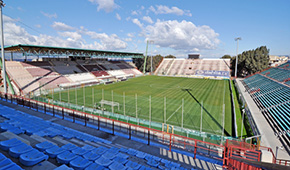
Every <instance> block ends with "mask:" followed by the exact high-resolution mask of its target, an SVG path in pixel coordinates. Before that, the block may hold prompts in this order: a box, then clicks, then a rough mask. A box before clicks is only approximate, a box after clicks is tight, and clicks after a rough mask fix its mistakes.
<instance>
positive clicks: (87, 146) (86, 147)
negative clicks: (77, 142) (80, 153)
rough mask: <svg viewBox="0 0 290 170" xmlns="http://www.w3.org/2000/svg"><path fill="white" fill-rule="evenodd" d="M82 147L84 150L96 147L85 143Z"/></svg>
mask: <svg viewBox="0 0 290 170" xmlns="http://www.w3.org/2000/svg"><path fill="white" fill-rule="evenodd" d="M82 148H83V149H85V150H88V151H91V150H93V149H95V148H96V147H93V146H91V145H85V146H83V147H82Z"/></svg>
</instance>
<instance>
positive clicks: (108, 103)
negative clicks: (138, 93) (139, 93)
mask: <svg viewBox="0 0 290 170" xmlns="http://www.w3.org/2000/svg"><path fill="white" fill-rule="evenodd" d="M99 103H100V104H101V105H102V106H104V105H108V106H111V107H112V108H114V107H116V106H117V107H118V110H120V103H118V102H113V101H108V100H101V101H100V102H99Z"/></svg>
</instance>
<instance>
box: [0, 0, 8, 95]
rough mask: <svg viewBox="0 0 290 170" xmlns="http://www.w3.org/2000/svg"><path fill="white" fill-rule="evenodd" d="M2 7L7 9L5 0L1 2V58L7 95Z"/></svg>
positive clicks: (0, 0)
mask: <svg viewBox="0 0 290 170" xmlns="http://www.w3.org/2000/svg"><path fill="white" fill-rule="evenodd" d="M2 7H5V4H4V2H3V0H0V23H1V57H2V76H3V80H4V82H3V83H4V93H5V94H7V87H6V67H5V58H4V31H3V16H2Z"/></svg>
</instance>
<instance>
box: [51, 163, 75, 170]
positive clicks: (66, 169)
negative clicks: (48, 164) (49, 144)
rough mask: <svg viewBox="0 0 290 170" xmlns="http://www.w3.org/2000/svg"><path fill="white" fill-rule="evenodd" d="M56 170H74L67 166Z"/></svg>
mask: <svg viewBox="0 0 290 170" xmlns="http://www.w3.org/2000/svg"><path fill="white" fill-rule="evenodd" d="M54 170H73V168H70V167H68V166H66V165H65V164H63V165H61V166H59V167H57V168H55V169H54Z"/></svg>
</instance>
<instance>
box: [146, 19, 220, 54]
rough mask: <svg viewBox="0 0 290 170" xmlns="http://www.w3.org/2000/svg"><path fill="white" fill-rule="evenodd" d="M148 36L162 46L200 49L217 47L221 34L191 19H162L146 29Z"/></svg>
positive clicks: (190, 49) (178, 48)
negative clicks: (195, 23) (179, 20)
mask: <svg viewBox="0 0 290 170" xmlns="http://www.w3.org/2000/svg"><path fill="white" fill-rule="evenodd" d="M144 32H145V34H146V38H147V39H150V40H154V44H156V45H157V46H160V47H170V48H172V49H175V50H186V51H199V50H204V49H215V48H216V47H217V45H218V44H219V43H220V40H219V39H218V36H219V34H218V33H216V32H215V31H214V30H213V29H212V28H210V27H209V26H206V25H203V26H196V25H194V24H193V23H192V22H189V21H185V20H183V21H181V22H178V21H176V20H169V21H160V20H157V22H156V23H155V24H154V25H149V26H147V27H146V28H145V30H144Z"/></svg>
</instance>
